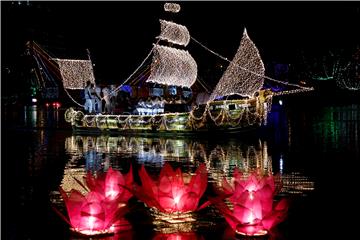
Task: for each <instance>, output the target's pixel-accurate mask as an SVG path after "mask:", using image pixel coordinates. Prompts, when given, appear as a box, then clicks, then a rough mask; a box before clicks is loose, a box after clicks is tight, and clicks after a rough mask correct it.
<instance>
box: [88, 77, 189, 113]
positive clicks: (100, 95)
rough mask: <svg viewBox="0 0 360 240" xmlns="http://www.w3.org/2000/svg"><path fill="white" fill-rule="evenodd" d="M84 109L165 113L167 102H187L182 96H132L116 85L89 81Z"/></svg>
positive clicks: (91, 110)
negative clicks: (103, 85) (102, 85)
mask: <svg viewBox="0 0 360 240" xmlns="http://www.w3.org/2000/svg"><path fill="white" fill-rule="evenodd" d="M84 95H85V96H84V99H85V104H84V110H85V112H86V113H87V114H136V115H154V114H161V113H164V108H165V104H186V101H185V99H183V98H181V97H180V96H176V95H175V96H171V97H168V98H166V99H165V98H164V97H162V96H149V97H141V98H139V99H133V98H131V96H130V94H128V93H127V92H125V93H124V92H122V91H118V89H117V87H116V86H115V85H110V86H109V87H108V86H105V87H102V88H101V87H100V86H98V85H96V84H93V83H91V82H90V81H87V83H86V87H85V88H84Z"/></svg>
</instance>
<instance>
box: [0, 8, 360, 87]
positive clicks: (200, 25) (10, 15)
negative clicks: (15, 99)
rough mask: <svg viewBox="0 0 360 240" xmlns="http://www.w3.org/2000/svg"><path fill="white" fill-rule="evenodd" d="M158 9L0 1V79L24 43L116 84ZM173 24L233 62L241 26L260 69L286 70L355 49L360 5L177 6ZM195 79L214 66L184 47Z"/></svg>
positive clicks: (155, 30) (151, 29)
mask: <svg viewBox="0 0 360 240" xmlns="http://www.w3.org/2000/svg"><path fill="white" fill-rule="evenodd" d="M163 3H164V2H138V1H135V2H134V1H133V2H116V1H110V2H87V1H80V2H72V1H64V2H42V1H41V2H32V1H30V5H27V4H26V2H22V3H21V4H20V5H19V4H18V2H1V13H2V14H1V17H2V19H1V32H2V33H1V34H2V74H3V72H4V68H5V67H6V68H9V69H13V70H16V68H17V67H16V66H17V63H18V59H19V58H21V55H22V54H23V52H24V49H25V42H26V41H27V40H34V41H36V42H37V43H39V44H40V45H42V46H44V47H45V49H46V50H47V51H49V52H50V53H52V54H53V55H54V57H59V58H77V59H86V58H87V55H86V49H87V48H88V49H89V50H90V52H91V57H92V60H93V62H94V63H95V69H94V70H95V76H96V78H97V79H98V80H100V81H102V82H116V83H121V81H122V80H124V79H126V78H127V76H128V75H130V74H131V73H132V71H133V70H134V69H135V68H136V67H137V66H138V65H139V64H140V63H141V61H142V60H143V59H144V57H145V56H146V55H147V54H148V52H149V51H150V49H151V47H152V43H154V42H155V37H156V36H157V35H158V34H159V32H160V24H159V21H158V19H159V18H163V19H168V20H170V19H169V18H168V15H166V14H165V13H164V11H163ZM180 4H181V7H182V9H181V12H180V13H179V14H178V15H177V16H175V17H173V18H172V20H173V21H175V22H177V23H180V24H183V25H186V26H187V27H188V29H189V31H190V34H191V35H192V36H193V37H194V38H195V39H197V40H199V41H200V42H202V43H204V44H205V45H206V46H208V47H209V48H211V49H213V50H214V51H216V52H218V53H220V54H222V55H223V56H225V57H228V58H230V59H231V58H232V57H233V55H234V54H235V52H236V50H237V48H238V45H239V42H240V39H241V36H242V32H243V28H244V26H245V27H246V28H247V31H248V34H249V36H250V38H251V39H252V40H253V41H254V42H255V44H256V45H257V47H258V48H259V51H260V54H261V56H262V57H263V60H264V62H265V63H266V62H271V61H275V62H281V63H292V61H294V59H295V58H296V56H297V54H298V53H299V52H300V51H302V50H306V51H310V52H311V51H314V52H318V51H326V50H328V49H332V48H348V47H353V46H356V45H358V44H359V42H360V41H359V36H358V35H359V29H360V2H290V1H289V2H282V1H280V2H268V1H266V2H258V1H255V2H236V1H235V2H206V1H198V2H180ZM188 49H189V51H190V52H191V54H192V55H193V57H194V58H195V60H196V61H197V62H198V67H199V75H201V74H202V71H204V69H206V68H209V67H211V64H210V63H214V62H216V61H218V59H217V58H216V57H215V56H214V55H212V54H210V53H209V52H206V51H205V50H204V49H202V48H201V47H200V46H199V45H197V44H196V43H194V42H190V44H189V46H188Z"/></svg>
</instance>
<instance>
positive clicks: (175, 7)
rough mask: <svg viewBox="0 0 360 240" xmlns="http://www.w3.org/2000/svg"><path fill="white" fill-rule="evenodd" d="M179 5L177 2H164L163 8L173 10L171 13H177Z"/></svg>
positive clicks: (168, 10)
mask: <svg viewBox="0 0 360 240" xmlns="http://www.w3.org/2000/svg"><path fill="white" fill-rule="evenodd" d="M180 9H181V7H180V5H179V4H177V3H165V4H164V10H165V11H166V12H173V13H178V12H180Z"/></svg>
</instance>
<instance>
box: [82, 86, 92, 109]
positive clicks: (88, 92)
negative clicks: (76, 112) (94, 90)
mask: <svg viewBox="0 0 360 240" xmlns="http://www.w3.org/2000/svg"><path fill="white" fill-rule="evenodd" d="M84 94H85V104H84V110H85V111H86V113H92V111H93V104H92V95H91V82H90V81H87V82H86V87H85V88H84Z"/></svg>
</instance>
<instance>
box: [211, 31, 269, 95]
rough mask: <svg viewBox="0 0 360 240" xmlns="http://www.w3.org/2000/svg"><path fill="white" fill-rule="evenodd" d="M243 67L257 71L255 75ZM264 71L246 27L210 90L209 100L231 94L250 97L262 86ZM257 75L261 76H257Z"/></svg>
mask: <svg viewBox="0 0 360 240" xmlns="http://www.w3.org/2000/svg"><path fill="white" fill-rule="evenodd" d="M239 66H242V67H239ZM243 68H246V69H247V70H251V71H253V72H255V73H257V75H254V74H251V73H250V72H249V71H245V70H244V69H243ZM264 73H265V67H264V63H263V62H262V60H261V57H260V54H259V51H258V49H257V48H256V46H255V44H254V43H253V41H251V39H250V38H249V36H248V34H247V32H246V29H244V33H243V37H242V38H241V42H240V46H239V49H238V50H237V53H236V54H235V57H234V59H233V60H232V61H231V63H230V65H229V66H228V68H227V69H226V71H225V73H224V75H223V76H222V77H221V79H220V81H219V82H218V84H217V85H216V87H215V89H214V91H213V92H212V94H211V96H210V100H214V99H215V98H217V97H219V96H229V95H232V94H238V95H241V96H244V97H245V96H247V97H250V98H251V97H253V95H254V93H255V92H257V91H258V90H260V89H261V88H262V86H263V84H264V78H263V77H262V76H263V75H264ZM259 75H260V76H261V77H259Z"/></svg>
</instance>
